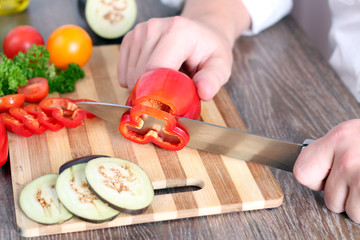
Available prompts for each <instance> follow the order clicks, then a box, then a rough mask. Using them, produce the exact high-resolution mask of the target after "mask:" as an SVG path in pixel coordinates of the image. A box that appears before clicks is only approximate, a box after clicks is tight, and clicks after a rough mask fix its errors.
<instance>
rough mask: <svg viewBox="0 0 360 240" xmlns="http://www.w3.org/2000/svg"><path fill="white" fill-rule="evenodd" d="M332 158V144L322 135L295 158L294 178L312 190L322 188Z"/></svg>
mask: <svg viewBox="0 0 360 240" xmlns="http://www.w3.org/2000/svg"><path fill="white" fill-rule="evenodd" d="M333 158H334V144H333V143H332V142H331V141H329V139H328V138H326V137H323V138H320V139H318V140H317V141H315V142H313V143H311V144H310V145H309V146H307V147H306V148H305V149H304V150H303V151H301V153H300V155H299V157H298V158H297V160H296V162H295V165H294V169H293V174H294V177H295V178H296V180H297V181H298V182H299V183H301V184H303V185H305V186H307V187H309V188H310V189H312V190H315V191H320V190H322V189H323V188H324V183H325V179H326V177H327V176H328V174H329V172H330V170H331V166H332V162H333Z"/></svg>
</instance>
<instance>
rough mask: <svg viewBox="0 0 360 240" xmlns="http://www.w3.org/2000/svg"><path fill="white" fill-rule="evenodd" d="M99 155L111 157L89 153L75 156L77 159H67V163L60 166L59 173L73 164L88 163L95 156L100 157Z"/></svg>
mask: <svg viewBox="0 0 360 240" xmlns="http://www.w3.org/2000/svg"><path fill="white" fill-rule="evenodd" d="M99 157H110V156H106V155H88V156H84V157H79V158H75V159H73V160H70V161H67V162H66V163H64V164H63V165H61V166H60V168H59V174H60V173H62V172H63V171H64V170H65V169H68V168H69V167H72V166H74V165H76V164H80V163H87V162H89V161H90V160H92V159H94V158H99Z"/></svg>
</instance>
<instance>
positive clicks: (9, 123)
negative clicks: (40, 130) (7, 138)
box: [1, 112, 34, 137]
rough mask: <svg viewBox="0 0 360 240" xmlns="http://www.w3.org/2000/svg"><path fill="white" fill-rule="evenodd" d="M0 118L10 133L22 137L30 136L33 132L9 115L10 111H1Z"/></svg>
mask: <svg viewBox="0 0 360 240" xmlns="http://www.w3.org/2000/svg"><path fill="white" fill-rule="evenodd" d="M1 118H2V120H3V122H4V125H5V128H6V129H7V130H8V131H10V132H12V133H15V134H17V135H20V136H23V137H31V136H32V135H33V134H34V133H33V132H32V131H30V130H29V129H28V128H27V127H26V126H25V125H24V124H23V123H22V122H21V121H19V120H17V119H16V118H14V117H13V116H11V115H10V113H7V112H4V113H1Z"/></svg>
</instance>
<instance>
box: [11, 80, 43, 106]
mask: <svg viewBox="0 0 360 240" xmlns="http://www.w3.org/2000/svg"><path fill="white" fill-rule="evenodd" d="M17 92H18V93H20V94H24V95H25V101H27V102H40V101H41V100H43V99H44V98H45V97H46V96H47V95H48V94H49V84H48V81H47V80H46V78H43V77H34V78H30V79H29V80H28V82H27V83H26V85H25V86H22V87H21V86H19V87H18V89H17Z"/></svg>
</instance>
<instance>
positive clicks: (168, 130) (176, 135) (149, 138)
mask: <svg viewBox="0 0 360 240" xmlns="http://www.w3.org/2000/svg"><path fill="white" fill-rule="evenodd" d="M149 116H151V117H154V118H156V119H158V120H160V121H163V122H164V125H163V126H161V124H156V125H151V126H149V127H144V124H145V121H146V118H147V117H149ZM119 131H120V132H121V133H122V134H123V136H124V137H125V138H126V139H128V140H130V141H133V142H136V143H140V144H146V143H150V142H153V143H155V144H156V145H158V146H159V147H161V148H164V149H168V150H179V149H182V148H183V147H185V146H186V144H187V143H188V142H189V140H190V139H189V134H188V133H187V132H186V130H184V129H183V128H182V127H181V126H179V125H177V121H176V118H174V116H172V115H171V114H169V113H167V112H164V111H162V110H158V109H156V108H152V107H148V106H142V105H137V106H134V107H133V108H132V109H131V110H130V111H129V112H127V113H125V114H124V115H123V116H122V117H121V121H120V125H119Z"/></svg>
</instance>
